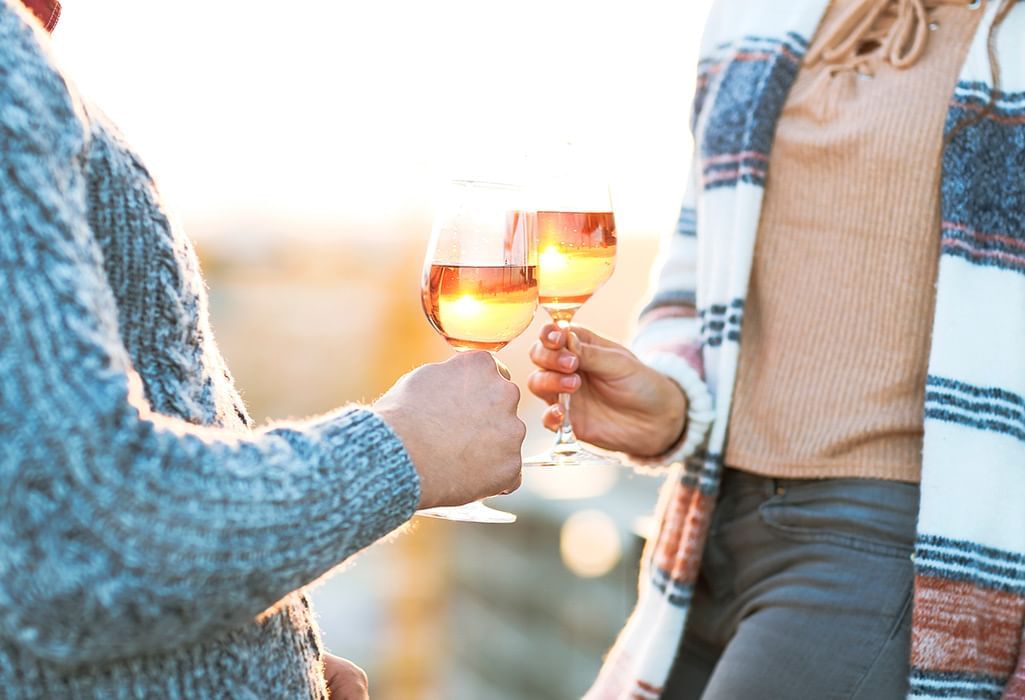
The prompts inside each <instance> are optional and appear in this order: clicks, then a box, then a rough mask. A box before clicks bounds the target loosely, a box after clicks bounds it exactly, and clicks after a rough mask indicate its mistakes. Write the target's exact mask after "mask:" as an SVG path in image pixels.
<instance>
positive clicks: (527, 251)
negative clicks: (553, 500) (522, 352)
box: [417, 180, 538, 523]
mask: <svg viewBox="0 0 1025 700" xmlns="http://www.w3.org/2000/svg"><path fill="white" fill-rule="evenodd" d="M523 205H524V201H523V191H522V190H521V189H520V188H518V187H515V186H513V185H506V184H500V183H491V182H477V181H471V180H457V181H453V182H451V183H449V185H448V187H447V189H446V191H445V195H444V196H443V198H442V201H441V202H440V206H439V208H438V212H437V214H436V215H435V219H434V227H433V230H432V231H431V240H430V243H429V244H428V247H427V256H426V258H425V260H424V270H423V281H422V284H421V299H422V302H423V309H424V313H425V314H426V315H427V319H428V320H429V321H430V323H431V325H432V326H433V327H434V330H436V331H437V332H438V333H439V334H440V335H441V336H442V337H443V338H444V339H445V340H446V341H447V342H448V344H449V345H451V346H452V347H454V348H455V349H456V350H459V351H466V350H487V351H489V352H495V351H497V350H500V349H501V348H503V347H505V345H506V344H507V343H508V342H509V341H511V340H512V339H513V338H515V337H516V336H518V335H520V334H521V333H522V332H523V331H524V330H526V328H527V326H529V325H530V323H531V321H532V320H533V319H534V313H535V311H536V310H537V300H538V287H537V250H536V238H535V230H534V222H535V217H534V213H533V212H532V211H527V210H526V209H525V208H524V206H523ZM417 514H418V515H426V516H430V517H435V518H444V519H447V520H462V521H468V522H485V523H511V522H515V521H516V516H515V515H512V514H511V513H506V512H503V511H500V510H496V509H494V508H490V507H488V506H486V505H484V504H483V503H481V502H480V501H478V502H475V503H469V504H466V505H463V506H454V507H438V508H428V509H425V510H420V511H417Z"/></svg>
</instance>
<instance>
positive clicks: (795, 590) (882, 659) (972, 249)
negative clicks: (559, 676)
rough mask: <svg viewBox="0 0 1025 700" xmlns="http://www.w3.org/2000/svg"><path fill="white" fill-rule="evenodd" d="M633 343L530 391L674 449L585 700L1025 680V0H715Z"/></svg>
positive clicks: (560, 363) (541, 350)
mask: <svg viewBox="0 0 1025 700" xmlns="http://www.w3.org/2000/svg"><path fill="white" fill-rule="evenodd" d="M701 51H702V56H701V61H700V63H699V67H698V78H697V94H696V97H695V101H694V114H693V117H692V129H693V132H694V137H695V151H696V152H695V159H694V162H693V164H692V166H691V168H690V170H689V180H690V184H689V187H688V191H687V194H686V195H685V202H684V205H683V208H682V210H681V214H680V218H679V223H678V225H677V228H676V230H675V231H674V232H672V233H671V235H670V236H669V238H668V239H667V242H666V246H665V247H664V250H663V254H662V257H661V262H660V264H659V270H658V275H657V284H656V288H655V290H654V293H653V295H652V296H651V298H650V300H649V303H648V304H647V306H646V308H645V310H644V312H643V313H642V317H641V326H640V330H639V332H638V334H637V337H636V339H635V341H634V343H633V350H632V351H631V350H629V349H627V348H625V347H622V346H620V345H618V344H617V343H614V342H612V341H610V340H607V339H605V338H602V337H600V336H599V335H598V334H596V333H594V332H592V331H590V330H588V329H586V328H579V327H578V328H573V329H571V330H569V331H564V330H560V329H558V328H556V327H554V326H549V327H546V328H545V329H544V330H543V331H542V335H541V338H540V340H539V341H538V343H537V344H536V345H535V347H534V348H533V350H532V358H533V360H534V362H535V363H536V364H537V365H538V369H537V371H536V372H535V373H534V374H533V375H532V376H531V379H530V388H531V390H532V391H533V392H534V393H535V394H537V395H538V396H540V397H542V398H543V399H545V400H546V401H547V402H548V403H549V404H551V406H550V407H549V409H548V411H547V413H546V414H545V418H544V421H545V424H546V426H547V427H549V428H551V429H555V428H557V426H558V425H559V422H560V421H561V418H562V415H561V413H560V408H559V405H558V402H557V400H556V395H557V393H558V392H559V391H568V392H573V411H572V418H573V427H574V430H575V432H576V434H577V435H578V436H579V437H580V438H581V439H583V440H587V441H589V442H592V443H594V444H596V445H599V446H601V447H604V448H607V449H611V450H618V451H622V452H625V453H627V454H628V455H630V456H632V457H633V458H634V459H635V460H636V461H638V462H640V463H643V464H648V465H657V464H660V463H675V464H676V466H675V467H674V469H673V471H671V472H670V474H669V478H668V479H667V481H666V486H665V490H664V491H663V497H662V499H661V502H660V505H659V510H658V515H657V521H658V526H657V528H656V532H655V533H654V535H653V536H652V537H651V539H650V540H649V543H648V547H647V549H646V551H645V554H644V557H643V561H642V574H641V583H640V598H639V602H638V604H637V608H636V610H635V611H634V613H633V615H632V616H631V618H630V620H629V621H628V622H627V625H626V627H625V628H624V630H623V632H622V633H621V635H620V637H619V639H618V641H617V643H616V645H615V646H614V647H613V649H612V650H611V652H610V653H609V656H608V658H607V659H606V661H605V664H604V667H603V669H602V671H601V673H600V675H599V676H598V679H597V680H596V682H595V684H594V686H593V687H592V689H591V691H590V692H589V693H588V696H587V697H588V698H589V699H594V700H598V699H602V700H606V699H607V700H613V699H615V700H619V699H625V698H631V699H635V698H636V699H641V700H654V699H655V698H666V699H672V700H675V699H678V698H688V699H690V698H704V699H705V700H732V699H736V698H771V699H772V700H788V699H791V698H792V699H794V700H797V699H803V698H825V697H844V698H865V699H870V700H878V699H887V698H901V697H905V696H906V697H912V698H941V697H943V698H952V697H956V698H1000V697H1003V698H1025V653H1023V644H1025V642H1023V631H1025V5H1023V3H1020V2H1016V0H793V1H791V2H786V3H761V2H752V1H750V0H716V1H715V2H714V4H713V6H712V9H711V14H710V16H709V20H708V24H707V27H706V31H705V37H704V39H703V42H702V49H701Z"/></svg>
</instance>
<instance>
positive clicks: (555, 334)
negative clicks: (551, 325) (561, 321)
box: [548, 331, 562, 343]
mask: <svg viewBox="0 0 1025 700" xmlns="http://www.w3.org/2000/svg"><path fill="white" fill-rule="evenodd" d="M561 337H562V335H561V334H560V333H559V331H552V332H551V333H549V334H548V342H549V343H558V342H559V338H561Z"/></svg>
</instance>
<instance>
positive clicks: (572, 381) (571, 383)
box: [560, 375, 580, 389]
mask: <svg viewBox="0 0 1025 700" xmlns="http://www.w3.org/2000/svg"><path fill="white" fill-rule="evenodd" d="M579 383H580V378H579V377H577V376H576V375H574V376H572V377H563V378H562V381H561V382H560V384H562V388H563V389H576V388H577V384H579Z"/></svg>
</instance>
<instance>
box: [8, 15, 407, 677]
mask: <svg viewBox="0 0 1025 700" xmlns="http://www.w3.org/2000/svg"><path fill="white" fill-rule="evenodd" d="M31 42H32V37H31V36H26V33H25V31H23V26H22V27H20V28H19V27H15V28H13V29H12V28H11V27H10V26H7V27H3V26H0V46H2V47H3V50H2V51H0V56H2V57H3V59H4V60H3V61H0V637H2V638H4V639H5V640H6V641H9V642H11V643H14V644H16V645H19V646H21V647H22V648H23V649H25V650H27V651H28V652H29V653H32V654H34V655H36V656H38V657H41V658H44V659H47V660H49V661H52V662H54V663H56V664H60V665H75V664H81V663H90V662H97V661H103V660H109V659H115V658H119V657H123V656H138V655H141V654H145V653H148V652H151V651H157V650H161V649H172V648H176V647H179V646H181V645H182V644H183V643H186V642H190V641H194V640H199V639H202V638H206V637H207V636H208V635H211V634H214V633H217V632H218V631H221V630H226V629H228V628H230V627H232V626H233V625H237V624H239V623H241V622H244V621H246V620H251V619H253V618H254V617H256V616H258V615H259V613H260V612H261V611H263V610H265V609H267V608H268V607H270V606H272V605H273V604H274V603H275V602H276V601H278V600H279V599H281V598H282V597H283V596H285V595H286V594H288V593H289V592H291V591H293V590H295V589H296V588H298V587H300V586H302V585H304V584H307V583H309V582H311V581H312V580H314V579H316V578H317V577H318V576H320V575H321V574H323V573H324V572H326V571H327V570H329V569H330V568H332V567H333V566H335V565H337V564H338V563H339V562H341V561H342V560H344V559H345V558H346V557H348V556H349V555H351V554H353V553H354V552H356V551H357V550H359V549H361V548H362V547H365V546H366V545H368V544H370V543H371V542H373V541H374V540H375V539H377V538H379V537H381V536H382V535H384V534H386V533H388V532H389V531H391V530H393V529H394V528H396V527H398V526H399V525H400V524H402V523H403V522H404V521H405V520H407V519H408V518H409V517H410V516H411V514H412V513H413V510H414V508H415V507H416V504H417V502H418V500H419V481H418V478H417V475H416V472H415V470H414V469H413V466H412V464H411V463H410V460H409V458H408V454H407V452H406V451H405V449H404V448H403V445H402V443H401V442H400V441H399V439H398V438H397V437H396V436H395V434H394V433H393V432H392V431H391V430H390V429H389V428H388V427H387V425H386V424H385V423H384V422H383V421H382V420H380V419H379V418H378V417H377V416H375V415H374V414H373V413H371V412H369V411H366V410H362V409H359V408H354V409H347V410H342V411H339V412H337V413H333V414H330V415H326V416H323V417H321V418H319V419H316V420H313V421H310V422H305V423H300V424H295V425H280V426H277V427H273V428H272V429H269V430H266V431H264V432H262V433H245V434H234V433H230V432H228V431H224V430H219V429H208V428H201V427H198V426H196V425H193V424H191V423H187V422H183V421H180V420H176V419H172V418H168V417H166V416H163V415H156V414H154V413H153V412H151V411H150V410H149V406H148V404H147V402H146V400H145V398H144V396H143V391H142V386H141V380H140V379H139V377H138V375H137V374H135V373H134V372H133V370H132V367H131V364H130V362H129V359H128V355H127V353H126V350H125V348H124V345H123V343H122V342H121V340H120V338H119V334H118V319H117V310H116V307H115V305H114V300H113V295H112V293H111V290H110V288H109V286H108V283H107V281H106V277H105V276H104V274H103V271H102V267H101V259H100V252H99V250H98V248H97V245H96V242H95V239H94V237H93V235H92V233H91V231H90V229H89V226H88V223H87V217H86V185H85V182H84V177H85V176H84V174H83V167H84V166H83V161H84V154H85V153H86V149H87V148H88V128H87V124H86V122H85V120H84V118H83V116H82V114H81V111H80V108H79V106H78V104H77V103H76V101H75V100H74V99H73V98H72V96H71V95H70V93H69V90H68V89H67V87H66V85H65V84H64V82H63V81H62V80H61V78H60V76H59V74H57V73H56V72H55V71H53V70H52V69H49V67H48V66H47V64H45V62H43V61H42V60H40V59H39V58H38V57H37V56H36V55H35V54H37V53H38V48H37V47H35V46H32V45H31Z"/></svg>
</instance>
